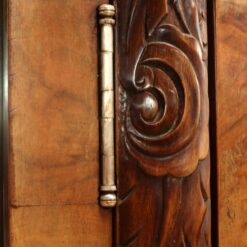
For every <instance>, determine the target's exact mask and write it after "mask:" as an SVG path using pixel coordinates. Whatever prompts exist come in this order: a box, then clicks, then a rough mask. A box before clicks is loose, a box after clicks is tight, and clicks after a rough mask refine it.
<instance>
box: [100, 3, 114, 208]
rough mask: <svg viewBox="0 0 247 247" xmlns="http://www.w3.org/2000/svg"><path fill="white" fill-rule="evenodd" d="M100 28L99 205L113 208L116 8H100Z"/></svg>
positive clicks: (108, 6)
mask: <svg viewBox="0 0 247 247" xmlns="http://www.w3.org/2000/svg"><path fill="white" fill-rule="evenodd" d="M99 17H100V18H99V24H100V33H101V41H100V62H101V65H100V73H101V78H100V84H101V85H100V87H101V133H102V136H101V164H102V169H101V170H102V178H101V181H102V182H101V186H100V193H101V194H100V204H101V206H102V207H107V208H109V207H114V206H115V205H116V202H117V197H116V185H115V157H114V80H113V55H114V54H113V51H114V24H115V20H114V17H115V8H114V6H113V5H110V4H102V5H101V6H100V7H99Z"/></svg>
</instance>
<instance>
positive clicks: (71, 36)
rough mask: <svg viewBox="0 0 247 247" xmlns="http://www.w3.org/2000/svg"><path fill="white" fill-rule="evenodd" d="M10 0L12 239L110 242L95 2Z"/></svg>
mask: <svg viewBox="0 0 247 247" xmlns="http://www.w3.org/2000/svg"><path fill="white" fill-rule="evenodd" d="M102 2H104V1H103V0H94V1H81V0H35V1H32V0H10V1H9V33H8V35H9V41H8V42H9V143H10V144H9V206H10V246H11V247H23V246H25V247H37V246H40V247H43V246H53V247H54V246H68V247H71V246H100V247H102V246H106V247H108V246H111V239H112V230H111V212H110V211H105V210H103V209H99V208H98V207H99V206H98V200H97V197H98V187H99V181H98V178H99V161H98V160H99V159H98V150H99V144H98V136H99V133H98V100H97V99H98V78H97V73H98V71H97V24H96V23H97V19H96V13H97V12H96V8H97V6H98V5H99V4H101V3H102Z"/></svg>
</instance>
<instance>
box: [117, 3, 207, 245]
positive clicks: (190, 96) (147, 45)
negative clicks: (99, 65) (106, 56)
mask: <svg viewBox="0 0 247 247" xmlns="http://www.w3.org/2000/svg"><path fill="white" fill-rule="evenodd" d="M116 6H117V47H116V49H117V58H116V59H117V61H116V67H117V71H116V79H117V89H118V91H117V92H116V96H117V97H116V98H117V99H118V101H117V106H118V108H117V114H118V115H117V116H118V119H117V145H118V147H117V157H118V163H117V166H118V172H117V173H118V187H119V198H120V201H119V205H118V207H117V212H116V221H117V230H116V234H117V237H116V241H117V245H118V246H135V247H137V246H142V247H143V246H147V247H149V246H150V247H151V246H162V247H163V246H174V247H180V246H184V247H186V246H187V247H188V246H190V247H203V246H211V240H210V192H209V188H210V185H209V177H210V160H209V138H208V91H207V87H208V79H207V60H208V56H207V12H206V9H207V8H206V1H205V0H196V1H193V0H188V1H167V0H155V1H154V0H145V1H140V0H133V1H131V0H118V1H116Z"/></svg>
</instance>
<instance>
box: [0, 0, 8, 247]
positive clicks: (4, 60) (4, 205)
mask: <svg viewBox="0 0 247 247" xmlns="http://www.w3.org/2000/svg"><path fill="white" fill-rule="evenodd" d="M7 5H8V0H3V1H1V3H0V11H1V17H0V22H1V28H0V54H1V62H0V67H1V68H0V76H1V86H0V87H1V89H0V101H1V107H0V108H1V109H0V122H1V134H0V139H1V145H0V146H1V151H0V157H1V168H0V173H1V175H0V180H1V206H0V208H1V217H0V220H1V223H0V228H1V237H0V245H1V246H3V247H5V246H8V245H9V242H8V195H7V183H8V180H7V178H8V173H7V159H8V21H7V16H8V6H7Z"/></svg>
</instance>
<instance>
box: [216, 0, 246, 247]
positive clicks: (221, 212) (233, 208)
mask: <svg viewBox="0 0 247 247" xmlns="http://www.w3.org/2000/svg"><path fill="white" fill-rule="evenodd" d="M246 14H247V2H246V1H245V0H229V1H225V0H220V1H216V38H215V40H216V56H215V58H216V63H217V67H216V68H217V69H216V106H217V107H216V109H217V150H218V166H217V167H218V220H219V223H218V225H219V247H232V246H236V247H246V246H247V100H246V99H247V80H246V78H247V15H246Z"/></svg>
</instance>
